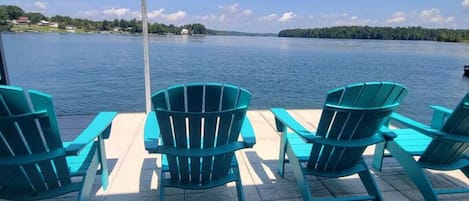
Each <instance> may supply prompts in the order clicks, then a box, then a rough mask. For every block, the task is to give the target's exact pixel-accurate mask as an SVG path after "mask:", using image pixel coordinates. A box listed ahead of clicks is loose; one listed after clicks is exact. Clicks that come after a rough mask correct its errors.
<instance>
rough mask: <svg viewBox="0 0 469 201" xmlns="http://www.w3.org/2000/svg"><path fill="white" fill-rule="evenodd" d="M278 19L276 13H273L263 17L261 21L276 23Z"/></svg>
mask: <svg viewBox="0 0 469 201" xmlns="http://www.w3.org/2000/svg"><path fill="white" fill-rule="evenodd" d="M277 18H278V15H277V14H275V13H272V14H270V15H266V16H262V17H260V18H259V19H260V20H262V21H269V22H270V21H274V20H275V19H277Z"/></svg>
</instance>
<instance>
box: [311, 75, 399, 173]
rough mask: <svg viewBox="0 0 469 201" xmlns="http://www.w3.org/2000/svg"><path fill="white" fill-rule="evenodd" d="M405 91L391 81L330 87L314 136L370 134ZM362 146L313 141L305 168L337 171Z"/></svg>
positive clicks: (348, 164)
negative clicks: (324, 143) (320, 143)
mask: <svg viewBox="0 0 469 201" xmlns="http://www.w3.org/2000/svg"><path fill="white" fill-rule="evenodd" d="M406 95H407V90H406V89H405V88H404V87H403V86H402V85H399V84H395V83H391V82H368V83H359V84H351V85H348V86H346V87H342V88H337V89H334V90H331V91H330V92H329V93H328V95H327V98H326V102H325V104H324V107H323V111H322V114H321V118H320V122H319V125H318V129H317V131H316V135H317V136H322V137H324V138H327V139H333V140H343V141H344V142H346V141H348V140H352V139H362V138H367V137H370V136H372V135H374V134H375V133H376V132H377V130H378V129H379V128H380V127H381V126H382V125H383V123H385V121H387V120H388V117H389V115H390V114H391V112H392V111H393V109H394V108H396V107H397V106H398V105H399V103H400V101H401V100H402V99H403V98H404V97H405V96H406ZM365 148H366V146H360V147H353V148H346V147H337V146H330V145H319V144H315V145H313V149H312V151H311V155H310V159H309V161H308V168H311V169H316V170H319V171H340V170H342V169H347V168H350V167H352V166H353V165H355V164H356V163H357V160H361V157H362V154H363V151H364V150H365Z"/></svg>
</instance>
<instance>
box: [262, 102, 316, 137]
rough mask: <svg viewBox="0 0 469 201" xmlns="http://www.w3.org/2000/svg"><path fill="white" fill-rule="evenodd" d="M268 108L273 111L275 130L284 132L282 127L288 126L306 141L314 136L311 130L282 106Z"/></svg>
mask: <svg viewBox="0 0 469 201" xmlns="http://www.w3.org/2000/svg"><path fill="white" fill-rule="evenodd" d="M270 110H271V111H272V113H274V116H275V124H276V126H277V131H279V132H284V129H286V128H290V129H291V130H292V131H293V132H295V133H296V134H298V135H299V136H300V137H302V138H303V140H305V141H307V142H311V140H314V139H315V138H316V136H315V134H314V133H313V132H310V131H308V130H307V129H306V128H305V127H303V125H301V124H300V123H298V121H296V120H295V119H294V118H293V117H292V116H291V115H290V114H289V113H288V112H287V111H286V110H285V109H284V108H272V109H270Z"/></svg>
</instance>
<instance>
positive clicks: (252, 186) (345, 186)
mask: <svg viewBox="0 0 469 201" xmlns="http://www.w3.org/2000/svg"><path fill="white" fill-rule="evenodd" d="M289 111H290V112H291V113H292V115H293V116H294V117H295V118H297V119H298V120H299V121H300V122H302V123H303V125H305V127H307V128H308V129H311V130H315V128H316V125H317V124H318V121H319V117H320V113H321V110H289ZM248 117H249V118H250V120H251V122H252V124H253V127H254V130H255V134H256V139H257V144H256V145H255V146H254V148H252V149H244V150H242V151H240V152H238V153H237V156H238V159H239V163H240V171H241V177H242V183H243V186H244V192H245V198H246V200H250V201H258V200H284V201H287V200H289V201H293V200H302V199H301V196H300V193H299V190H298V188H297V185H296V181H295V178H294V176H293V172H292V169H291V167H289V165H288V164H287V167H286V173H285V177H284V178H281V177H280V176H279V175H278V174H277V170H278V163H277V157H278V146H279V138H280V137H279V135H278V134H277V132H276V131H275V127H274V126H275V125H274V116H273V115H272V113H271V112H270V111H268V110H252V111H249V112H248ZM92 118H93V116H90V115H86V116H83V115H82V116H62V117H60V118H59V124H60V127H61V130H62V135H64V140H71V139H73V137H74V136H76V135H77V134H78V133H80V131H81V130H82V129H83V128H84V127H85V126H86V125H87V124H88V122H90V121H91V119H92ZM144 120H145V114H143V113H121V114H119V115H118V116H117V117H116V119H115V120H114V122H113V127H112V131H111V137H110V139H109V140H107V141H106V153H107V157H108V164H109V167H110V185H109V188H108V189H107V191H103V190H102V189H100V186H99V181H98V180H96V183H95V188H94V190H93V192H92V194H93V200H106V201H111V200H158V199H159V198H158V196H159V191H158V189H157V186H158V185H157V183H158V174H159V171H158V166H159V158H160V156H159V155H157V154H148V153H147V152H146V151H145V149H144V146H143V126H144ZM373 148H374V147H369V148H368V149H367V150H366V152H365V160H366V161H367V162H368V164H370V162H371V158H372V153H373ZM371 169H372V168H371ZM372 173H373V174H374V175H375V177H376V180H377V182H378V185H379V187H380V189H381V191H382V194H383V196H384V198H385V200H403V201H405V200H423V197H422V196H421V195H420V193H419V191H418V190H417V189H416V187H415V186H414V185H413V184H412V182H411V181H410V179H409V177H408V176H407V175H405V174H404V173H403V170H402V168H401V167H400V166H399V164H398V163H397V162H396V161H395V160H394V159H392V158H388V159H385V165H384V170H383V171H382V172H377V171H375V170H373V169H372ZM430 177H431V179H432V181H433V184H434V185H435V186H438V187H455V186H460V187H466V188H467V187H468V186H469V180H468V179H467V178H466V177H465V176H464V174H462V173H461V172H459V171H451V172H433V171H432V174H430ZM307 179H308V180H309V184H310V188H311V191H312V194H313V196H319V197H328V196H341V195H350V194H364V193H365V192H366V191H365V188H364V187H363V186H362V184H361V182H360V180H359V178H358V176H349V177H344V178H340V179H335V178H334V179H331V178H316V177H308V178H307ZM75 195H76V194H73V193H72V194H67V195H65V196H62V197H60V198H55V199H53V200H74V199H75ZM165 198H166V200H168V201H175V200H178V201H179V200H206V201H208V200H214V201H221V200H237V195H236V188H235V186H234V183H230V184H227V185H225V186H221V187H217V188H214V189H209V190H197V191H195V190H180V189H174V188H168V189H167V190H166V191H165ZM440 199H441V200H469V194H467V193H466V194H451V195H443V196H440Z"/></svg>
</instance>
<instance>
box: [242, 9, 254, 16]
mask: <svg viewBox="0 0 469 201" xmlns="http://www.w3.org/2000/svg"><path fill="white" fill-rule="evenodd" d="M252 13H253V11H252V10H251V9H246V10H244V11H243V12H242V15H244V16H249V15H252Z"/></svg>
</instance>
